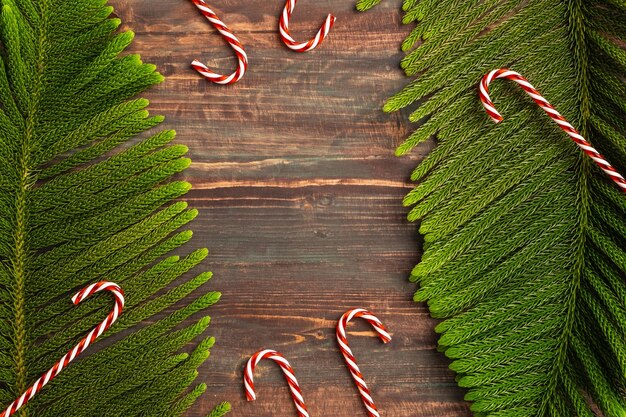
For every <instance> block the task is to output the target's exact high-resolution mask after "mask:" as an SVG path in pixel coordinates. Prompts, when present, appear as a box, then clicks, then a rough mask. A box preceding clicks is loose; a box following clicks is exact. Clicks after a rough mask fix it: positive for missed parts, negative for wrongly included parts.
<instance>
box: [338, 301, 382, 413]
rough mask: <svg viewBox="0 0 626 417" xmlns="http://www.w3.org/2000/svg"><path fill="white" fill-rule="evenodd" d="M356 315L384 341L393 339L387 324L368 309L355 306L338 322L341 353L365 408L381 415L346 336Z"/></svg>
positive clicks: (368, 411) (369, 411)
mask: <svg viewBox="0 0 626 417" xmlns="http://www.w3.org/2000/svg"><path fill="white" fill-rule="evenodd" d="M355 317H361V318H362V319H365V320H366V321H367V322H368V323H370V324H371V325H372V327H374V330H375V331H376V333H378V336H379V337H380V339H381V340H382V341H383V343H388V342H389V341H391V336H390V335H389V333H388V332H387V329H386V328H385V326H384V325H383V324H382V323H381V321H380V320H378V318H376V316H374V315H373V314H372V313H370V312H369V311H367V310H364V309H362V308H355V309H353V310H350V311H348V312H346V313H345V314H344V315H343V316H341V318H340V319H339V322H337V341H338V342H339V348H340V349H341V353H342V355H343V357H344V359H345V360H346V364H347V365H348V369H349V370H350V374H352V378H353V379H354V382H355V383H356V386H357V388H358V389H359V393H360V394H361V398H362V399H363V404H365V408H366V409H367V413H368V414H369V416H370V417H380V414H378V409H377V408H376V405H375V404H374V399H373V398H372V395H371V394H370V390H369V388H368V387H367V384H366V383H365V380H364V379H363V374H361V370H360V369H359V367H358V366H357V364H356V358H355V357H354V355H353V354H352V350H351V349H350V346H348V339H347V338H346V327H347V326H348V322H349V321H350V320H352V319H353V318H355Z"/></svg>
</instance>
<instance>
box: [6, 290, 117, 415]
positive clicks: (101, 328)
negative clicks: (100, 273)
mask: <svg viewBox="0 0 626 417" xmlns="http://www.w3.org/2000/svg"><path fill="white" fill-rule="evenodd" d="M104 290H107V291H110V292H111V294H113V296H114V297H115V306H114V307H113V310H112V311H111V312H110V313H109V315H108V316H107V317H106V318H105V319H104V321H102V323H100V325H98V326H97V327H95V328H94V329H93V330H92V331H91V332H89V334H88V335H87V336H86V337H85V338H83V340H81V341H80V342H79V343H78V344H77V345H76V346H75V347H74V348H73V349H72V350H70V351H69V352H67V353H66V354H65V356H63V357H62V358H61V359H60V360H59V361H58V362H57V363H56V364H55V365H54V366H53V367H52V368H50V370H49V371H48V372H46V373H45V374H43V375H42V376H41V377H40V378H39V379H38V380H37V381H35V383H34V384H33V385H31V386H30V388H28V389H27V390H26V392H24V393H23V394H22V396H21V397H19V398H18V399H17V400H15V401H13V403H12V404H11V405H10V406H9V407H7V409H6V410H4V412H3V413H2V416H3V417H9V416H11V415H13V414H14V413H15V412H17V410H19V409H20V408H22V406H24V405H25V404H26V403H27V402H29V401H30V400H32V399H33V397H34V396H35V395H36V394H37V393H38V392H39V391H41V389H42V388H43V387H44V385H46V384H47V383H48V382H50V381H51V380H52V379H53V378H54V377H56V376H57V375H59V373H61V371H62V370H63V369H64V368H65V367H67V366H68V365H69V364H70V362H72V361H73V360H74V359H76V357H77V356H78V355H80V354H81V353H83V352H84V351H85V349H87V347H89V345H91V344H92V343H93V342H94V341H95V340H96V339H97V338H98V337H100V336H101V335H102V333H104V332H105V331H106V330H107V329H108V328H109V327H111V325H112V324H113V323H115V321H116V320H117V318H118V317H119V315H120V313H121V312H122V309H123V308H124V291H122V289H121V288H120V287H119V286H118V285H117V284H114V283H112V282H106V281H102V282H98V283H96V284H91V285H90V286H88V287H87V288H83V289H82V290H80V291H79V292H78V293H77V294H76V295H74V297H72V302H73V303H74V304H75V305H77V304H79V303H80V302H82V301H83V300H84V299H85V298H87V297H89V296H90V295H92V294H95V293H97V292H100V291H104Z"/></svg>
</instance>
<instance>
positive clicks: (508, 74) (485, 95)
mask: <svg viewBox="0 0 626 417" xmlns="http://www.w3.org/2000/svg"><path fill="white" fill-rule="evenodd" d="M497 78H506V79H509V80H512V81H515V82H516V83H517V84H519V86H520V87H522V89H523V90H524V91H525V92H526V93H527V94H528V95H529V96H530V97H531V98H532V99H533V100H534V101H535V103H537V104H538V105H539V107H541V108H542V109H543V111H545V112H546V113H547V114H548V116H550V117H551V118H552V120H554V122H555V123H556V124H557V125H559V127H560V128H561V129H563V131H565V133H567V134H568V136H569V137H570V138H571V139H572V140H573V141H574V142H575V143H576V144H577V145H578V146H579V147H580V149H582V150H583V152H585V153H586V154H587V155H589V157H590V158H591V159H593V161H594V162H595V163H596V164H597V165H598V166H599V167H600V169H602V171H604V172H605V173H606V174H607V175H608V176H609V177H610V178H611V179H612V180H613V181H615V183H616V184H617V185H618V186H619V187H620V188H621V189H622V190H623V191H625V192H626V180H625V179H624V177H623V176H622V175H621V174H620V173H619V172H617V170H616V169H615V168H613V166H611V164H610V163H609V162H608V161H607V160H606V158H604V157H603V156H602V155H601V154H600V152H598V151H597V150H596V149H595V148H594V147H593V146H591V144H590V143H589V142H587V140H586V139H585V138H584V137H582V136H581V134H580V133H578V131H577V130H576V129H574V126H572V125H571V124H570V123H569V122H568V121H567V120H565V118H564V117H563V116H561V114H560V113H559V112H558V111H557V110H556V109H555V108H554V107H553V106H552V105H551V104H550V103H549V102H548V100H546V99H545V98H543V96H542V95H541V93H540V92H539V91H537V90H536V89H535V87H533V86H532V84H531V83H530V82H528V80H527V79H526V78H524V77H523V76H521V75H520V74H518V73H517V72H515V71H511V70H509V69H506V68H503V69H497V70H493V71H491V72H490V73H489V74H487V75H485V76H484V77H483V79H482V81H481V82H480V88H479V95H480V100H481V102H482V103H483V107H484V108H485V110H486V111H487V114H488V115H489V117H491V118H492V119H493V121H494V122H496V123H500V122H501V121H502V120H503V118H502V115H501V114H500V113H499V112H498V110H496V108H495V107H494V105H493V102H492V101H491V99H490V98H489V84H490V83H491V81H493V80H494V79H497Z"/></svg>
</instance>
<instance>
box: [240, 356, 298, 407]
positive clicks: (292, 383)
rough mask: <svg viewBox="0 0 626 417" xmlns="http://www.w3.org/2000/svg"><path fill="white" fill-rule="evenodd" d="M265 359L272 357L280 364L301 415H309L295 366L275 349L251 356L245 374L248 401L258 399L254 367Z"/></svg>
mask: <svg viewBox="0 0 626 417" xmlns="http://www.w3.org/2000/svg"><path fill="white" fill-rule="evenodd" d="M263 359H271V360H273V361H274V362H276V363H277V364H278V366H280V369H282V371H283V373H284V374H285V378H286V379H287V384H289V389H290V390H291V397H292V398H293V402H294V404H295V405H296V408H297V409H298V416H299V417H309V412H308V411H307V409H306V405H305V404H304V398H303V397H302V391H301V390H300V385H298V380H297V379H296V376H295V374H294V372H293V368H292V367H291V365H289V362H287V359H285V357H284V356H283V355H282V354H281V353H279V352H276V351H275V350H271V349H266V350H261V351H259V352H257V353H255V354H254V355H252V357H251V358H250V360H249V361H248V364H247V365H246V370H245V372H244V375H243V384H244V386H245V389H246V397H247V398H248V401H254V400H256V394H255V392H254V379H253V375H254V369H255V368H256V366H257V365H258V363H259V362H261V361H262V360H263Z"/></svg>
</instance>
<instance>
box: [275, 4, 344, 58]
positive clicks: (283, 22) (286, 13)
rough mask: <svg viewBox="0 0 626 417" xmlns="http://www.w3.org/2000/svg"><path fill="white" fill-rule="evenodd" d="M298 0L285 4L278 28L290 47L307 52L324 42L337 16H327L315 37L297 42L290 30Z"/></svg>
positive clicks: (281, 36)
mask: <svg viewBox="0 0 626 417" xmlns="http://www.w3.org/2000/svg"><path fill="white" fill-rule="evenodd" d="M296 1H297V0H287V3H286V4H285V8H284V9H283V14H282V15H281V17H280V23H279V24H278V30H279V31H280V38H281V39H282V40H283V42H284V43H285V45H287V47H288V48H290V49H292V50H294V51H296V52H307V51H310V50H312V49H315V48H316V47H317V45H319V44H320V43H322V42H323V41H324V39H325V38H326V36H328V32H330V29H331V28H332V27H333V25H334V24H335V20H336V18H335V16H333V15H332V14H329V15H328V16H326V21H325V22H324V25H323V26H322V27H321V28H320V30H319V31H318V32H317V34H316V35H315V37H314V38H312V39H310V40H309V41H307V42H296V41H295V40H294V39H293V38H292V37H291V33H290V32H289V19H290V18H291V15H292V14H293V9H294V8H295V7H296Z"/></svg>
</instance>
